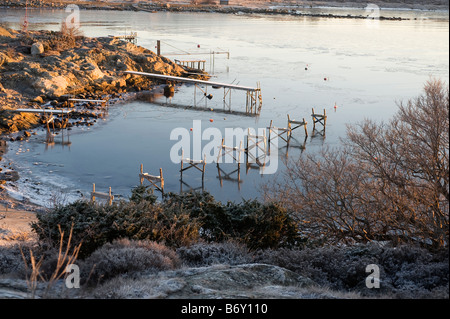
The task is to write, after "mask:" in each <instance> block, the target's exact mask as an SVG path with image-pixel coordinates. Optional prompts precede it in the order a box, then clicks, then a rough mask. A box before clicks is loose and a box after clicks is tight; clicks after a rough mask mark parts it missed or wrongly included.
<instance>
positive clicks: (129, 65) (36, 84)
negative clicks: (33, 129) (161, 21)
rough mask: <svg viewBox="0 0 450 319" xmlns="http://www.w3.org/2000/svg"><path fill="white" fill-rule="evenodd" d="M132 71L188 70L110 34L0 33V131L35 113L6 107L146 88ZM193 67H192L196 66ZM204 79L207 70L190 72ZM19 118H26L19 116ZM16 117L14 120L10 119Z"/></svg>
mask: <svg viewBox="0 0 450 319" xmlns="http://www.w3.org/2000/svg"><path fill="white" fill-rule="evenodd" d="M126 70H134V71H141V72H149V73H158V74H166V75H173V76H189V71H190V70H189V69H188V68H185V67H181V66H179V65H178V64H176V63H175V62H173V61H171V60H169V59H167V58H165V57H162V56H158V55H156V54H155V53H154V52H152V51H150V50H148V49H145V48H143V47H140V46H137V45H135V44H132V43H130V42H127V41H124V40H121V39H118V38H115V37H100V38H88V37H83V36H73V35H70V34H69V35H68V34H63V33H61V32H53V31H28V32H27V33H22V32H18V31H14V30H7V29H4V28H2V30H1V32H0V118H1V120H0V133H1V132H2V131H3V132H14V131H16V130H20V129H26V128H29V126H27V125H22V124H30V125H31V124H32V123H33V122H35V121H37V117H38V116H36V115H30V116H27V115H17V114H10V113H11V112H9V110H10V109H14V108H17V107H18V106H21V107H23V106H24V104H27V105H28V106H33V105H34V106H39V105H37V103H44V102H48V101H56V102H61V103H62V102H64V101H65V100H66V99H67V96H69V95H70V96H73V97H79V98H84V99H89V98H92V99H99V98H105V97H106V98H107V97H109V96H111V95H114V94H120V93H125V92H138V91H141V90H148V89H151V88H152V87H153V86H154V85H155V84H157V83H155V82H154V80H153V79H151V78H148V77H139V76H133V75H130V74H124V73H123V71H126ZM197 72H198V71H197ZM193 76H195V77H197V78H201V79H207V78H208V75H207V74H206V73H204V74H203V75H200V76H198V75H193ZM22 117H26V118H23V119H22ZM16 120H18V121H16Z"/></svg>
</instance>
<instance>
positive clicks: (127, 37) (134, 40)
mask: <svg viewBox="0 0 450 319" xmlns="http://www.w3.org/2000/svg"><path fill="white" fill-rule="evenodd" d="M113 37H114V39H121V40H125V41H128V42H130V43H133V44H136V43H137V32H131V33H130V34H125V35H117V36H113Z"/></svg>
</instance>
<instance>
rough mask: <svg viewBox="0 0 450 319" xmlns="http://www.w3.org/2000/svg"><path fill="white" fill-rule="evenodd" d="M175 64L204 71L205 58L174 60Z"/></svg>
mask: <svg viewBox="0 0 450 319" xmlns="http://www.w3.org/2000/svg"><path fill="white" fill-rule="evenodd" d="M174 61H175V63H176V64H178V65H181V66H187V67H190V68H191V69H196V70H199V71H205V64H206V60H177V59H175V60H174Z"/></svg>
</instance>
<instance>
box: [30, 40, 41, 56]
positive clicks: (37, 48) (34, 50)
mask: <svg viewBox="0 0 450 319" xmlns="http://www.w3.org/2000/svg"><path fill="white" fill-rule="evenodd" d="M43 53H44V45H43V44H42V43H41V42H35V43H33V45H32V46H31V55H32V56H36V55H41V54H43Z"/></svg>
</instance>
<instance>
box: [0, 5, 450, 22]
mask: <svg viewBox="0 0 450 319" xmlns="http://www.w3.org/2000/svg"><path fill="white" fill-rule="evenodd" d="M29 2H31V4H30V3H28V8H29V9H53V10H54V9H64V8H66V6H67V5H69V4H73V0H59V1H55V0H40V2H37V1H34V2H33V1H29ZM199 2H200V1H199ZM216 2H217V3H218V2H219V1H216ZM230 2H231V3H230V4H229V5H217V4H213V5H207V4H201V5H193V4H186V3H179V1H170V0H167V1H164V3H163V1H159V2H157V3H154V2H151V3H142V2H137V3H134V2H133V1H126V0H123V1H112V2H111V1H107V0H104V1H78V2H76V3H75V4H76V5H77V6H78V7H79V8H80V9H82V10H113V11H134V12H140V11H143V12H161V11H162V12H199V13H200V12H203V13H223V14H266V15H291V16H299V17H319V18H320V17H324V18H338V19H366V18H367V14H364V15H362V14H357V15H356V14H355V15H354V14H348V13H347V14H343V15H340V14H335V13H333V14H330V13H322V12H320V13H319V12H307V11H302V10H315V9H317V10H320V9H323V10H327V9H343V10H345V9H348V10H351V9H356V10H363V9H365V8H366V7H367V5H369V4H371V5H376V6H378V7H379V8H380V12H382V11H384V10H388V11H395V12H398V13H399V15H400V16H386V15H381V16H380V17H379V19H380V20H410V19H409V18H405V17H401V12H410V11H423V12H443V13H445V12H448V11H449V7H448V2H449V1H448V0H435V1H432V2H433V3H430V1H425V0H422V1H415V0H414V1H412V0H411V1H409V2H411V3H405V2H399V3H390V2H385V1H378V0H367V1H362V0H353V1H348V2H343V1H342V0H341V1H339V0H335V1H329V0H322V1H321V0H314V1H300V0H299V1H289V2H282V1H280V2H271V1H263V0H252V1H230ZM5 4H7V5H2V6H0V8H9V9H14V8H24V7H25V0H7V1H5Z"/></svg>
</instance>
